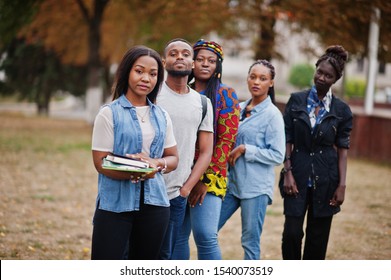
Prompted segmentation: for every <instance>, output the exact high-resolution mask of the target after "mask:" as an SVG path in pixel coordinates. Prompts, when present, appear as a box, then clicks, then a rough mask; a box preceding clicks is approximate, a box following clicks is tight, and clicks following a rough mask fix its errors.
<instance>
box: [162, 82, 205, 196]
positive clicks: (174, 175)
mask: <svg viewBox="0 0 391 280" xmlns="http://www.w3.org/2000/svg"><path fill="white" fill-rule="evenodd" d="M156 104H157V105H159V106H161V107H162V108H164V109H165V110H166V111H167V112H168V114H169V115H170V117H171V120H172V123H173V127H174V135H175V139H176V141H177V149H178V155H179V162H178V166H177V168H176V169H175V170H174V171H171V172H170V173H168V174H164V180H165V182H166V185H167V193H168V198H169V199H173V198H175V197H177V196H179V189H180V188H181V187H182V186H183V184H184V183H185V182H186V180H187V179H188V178H189V176H190V173H191V168H192V166H193V161H194V153H195V145H196V140H197V132H198V127H199V126H200V122H201V119H202V103H201V97H200V94H199V93H198V92H197V91H195V90H193V89H191V88H189V93H186V94H178V93H176V92H175V91H173V90H171V89H170V88H169V87H168V86H167V84H166V83H163V85H162V89H161V91H160V93H159V94H158V96H157V99H156ZM212 110H213V108H212V103H211V102H210V100H209V99H208V110H207V113H206V115H205V118H204V120H203V122H202V123H201V126H200V128H199V130H203V131H209V132H211V133H213V111H212Z"/></svg>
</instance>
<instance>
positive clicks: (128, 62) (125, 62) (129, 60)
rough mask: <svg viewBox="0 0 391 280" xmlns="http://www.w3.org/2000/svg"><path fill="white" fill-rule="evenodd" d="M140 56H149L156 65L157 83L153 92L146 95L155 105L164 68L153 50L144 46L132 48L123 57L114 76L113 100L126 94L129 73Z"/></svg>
mask: <svg viewBox="0 0 391 280" xmlns="http://www.w3.org/2000/svg"><path fill="white" fill-rule="evenodd" d="M142 56H150V57H152V58H154V59H155V60H156V62H157V65H158V74H157V82H156V85H155V87H154V88H153V90H152V91H151V92H150V93H149V94H148V95H147V98H148V99H149V100H150V101H151V102H152V103H155V101H156V97H157V95H158V93H159V91H160V87H161V85H162V83H163V80H164V67H163V63H162V60H161V58H160V55H159V54H158V53H157V52H156V51H155V50H153V49H151V48H148V47H146V46H141V45H139V46H134V47H132V48H130V49H129V50H128V51H127V52H126V53H125V55H124V56H123V58H122V60H121V62H120V64H119V66H118V69H117V72H116V75H115V81H114V85H113V88H112V93H113V100H115V99H117V98H119V97H120V96H121V95H122V94H126V92H127V90H128V86H129V83H128V81H129V73H130V70H131V69H132V67H133V65H134V63H135V62H136V60H137V59H139V58H140V57H142Z"/></svg>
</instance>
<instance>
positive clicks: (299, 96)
mask: <svg viewBox="0 0 391 280" xmlns="http://www.w3.org/2000/svg"><path fill="white" fill-rule="evenodd" d="M308 94H309V90H307V91H302V92H298V93H293V94H292V95H291V97H290V99H289V101H288V103H287V105H286V107H285V113H284V122H285V134H286V142H287V143H292V144H293V150H292V153H291V163H292V174H293V176H294V178H295V180H296V185H297V188H298V190H299V195H298V196H297V197H296V198H295V197H292V196H284V214H285V215H289V216H303V215H304V214H305V211H306V209H307V203H306V196H307V191H308V178H309V177H310V176H311V178H312V181H313V182H314V184H315V186H314V187H313V193H312V199H313V205H314V216H315V217H325V216H331V215H333V214H335V213H337V212H339V211H340V207H335V206H330V205H329V201H330V199H331V198H332V196H333V194H334V192H335V190H336V188H337V187H338V182H339V170H338V153H337V148H345V149H349V145H350V132H351V130H352V121H353V115H352V112H351V110H350V108H349V106H348V105H347V104H346V103H344V102H343V101H342V100H340V99H338V98H337V97H335V96H334V95H333V97H332V101H331V105H330V112H328V113H327V114H326V115H325V117H324V119H323V120H322V122H321V123H320V124H318V125H317V126H316V127H315V129H314V132H313V134H311V123H310V119H309V115H308V113H307V108H306V107H307V97H308ZM282 194H283V192H282Z"/></svg>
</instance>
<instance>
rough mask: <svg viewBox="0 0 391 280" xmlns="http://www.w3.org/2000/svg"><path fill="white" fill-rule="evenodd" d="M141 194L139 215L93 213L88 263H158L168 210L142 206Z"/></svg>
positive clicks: (137, 213)
mask: <svg viewBox="0 0 391 280" xmlns="http://www.w3.org/2000/svg"><path fill="white" fill-rule="evenodd" d="M141 193H142V195H141V199H140V210H139V211H131V212H122V213H115V212H110V211H105V210H100V209H98V208H97V209H96V211H95V215H94V227H93V233H92V250H91V259H92V260H119V259H124V258H129V259H136V260H155V259H158V256H159V251H160V248H161V245H162V242H163V238H164V235H165V232H166V229H167V226H168V221H169V218H170V208H169V207H160V206H153V205H147V204H144V203H143V201H144V198H143V191H142V192H141ZM129 247H130V248H129Z"/></svg>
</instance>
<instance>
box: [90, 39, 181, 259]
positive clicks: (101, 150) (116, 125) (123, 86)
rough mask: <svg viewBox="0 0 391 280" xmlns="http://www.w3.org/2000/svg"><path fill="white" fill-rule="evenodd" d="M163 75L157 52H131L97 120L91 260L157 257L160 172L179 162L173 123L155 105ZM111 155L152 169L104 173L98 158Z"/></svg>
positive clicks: (162, 200) (165, 205)
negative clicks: (140, 162) (110, 98)
mask: <svg viewBox="0 0 391 280" xmlns="http://www.w3.org/2000/svg"><path fill="white" fill-rule="evenodd" d="M163 77H164V72H163V64H162V62H161V59H160V56H159V54H158V53H157V52H156V51H154V50H152V49H149V48H147V47H144V46H136V47H133V48H131V49H130V50H128V52H127V53H126V54H125V55H124V57H123V59H122V61H121V63H120V65H119V67H118V70H117V74H116V80H115V84H114V87H113V91H114V96H113V102H111V103H110V104H108V105H106V106H103V107H102V109H101V110H100V112H99V113H98V115H97V117H96V119H95V123H94V130H93V136H92V156H93V161H94V165H95V168H96V170H97V171H98V173H99V177H98V196H97V199H96V211H95V215H94V219H93V224H94V227H93V234H92V252H91V258H92V259H123V258H125V257H126V258H130V259H157V257H158V253H159V250H160V247H161V244H162V241H163V237H164V234H165V231H166V228H167V225H168V220H169V215H170V211H169V202H168V197H167V191H166V186H165V184H164V180H163V176H162V174H161V173H162V172H169V171H172V170H174V169H175V168H176V166H177V162H178V155H177V149H176V142H175V138H174V134H173V129H172V123H171V119H170V117H169V115H168V114H167V113H166V112H165V111H164V110H163V109H162V108H160V107H158V106H156V105H155V104H154V103H155V99H156V96H157V94H158V92H159V90H160V86H161V83H162V81H163ZM111 153H113V154H119V155H126V156H128V157H131V158H138V159H141V160H143V161H147V162H148V163H149V164H150V167H153V168H154V171H153V172H151V173H148V174H144V175H142V174H141V173H138V172H127V171H114V170H107V169H103V168H102V159H103V158H104V157H105V156H106V155H108V154H111ZM159 171H160V172H159ZM130 247H131V248H130ZM129 248H130V249H129Z"/></svg>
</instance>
